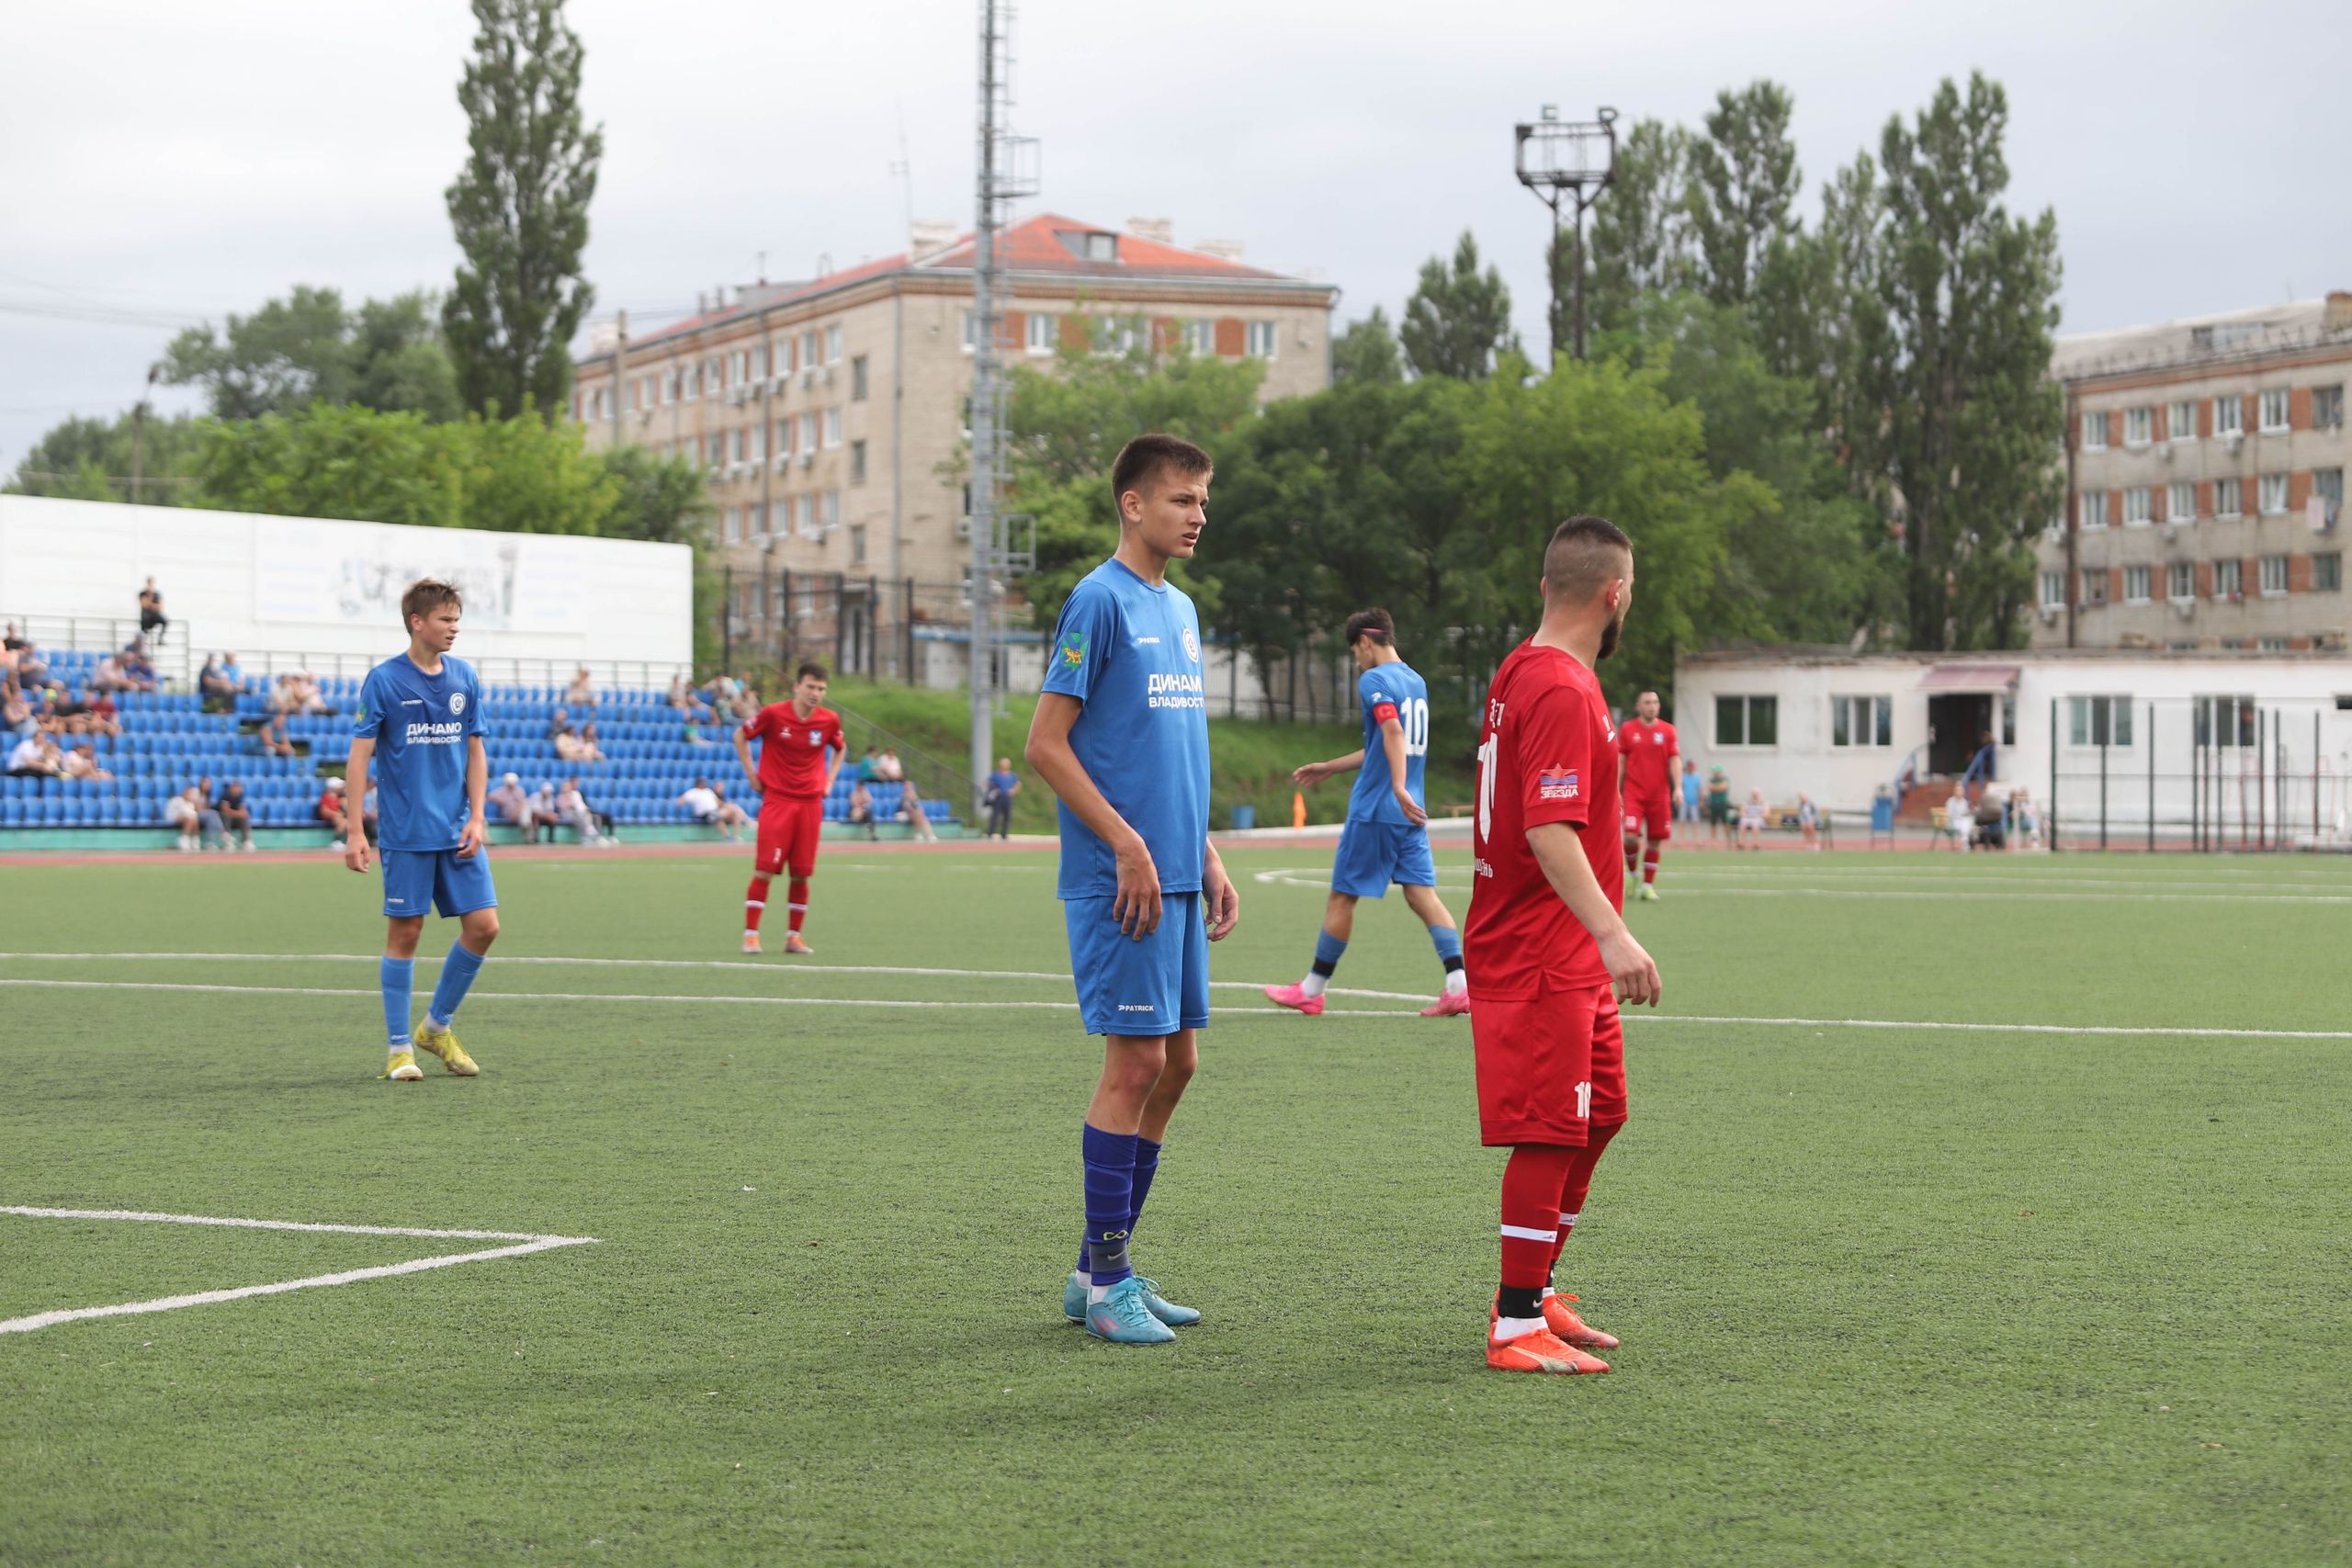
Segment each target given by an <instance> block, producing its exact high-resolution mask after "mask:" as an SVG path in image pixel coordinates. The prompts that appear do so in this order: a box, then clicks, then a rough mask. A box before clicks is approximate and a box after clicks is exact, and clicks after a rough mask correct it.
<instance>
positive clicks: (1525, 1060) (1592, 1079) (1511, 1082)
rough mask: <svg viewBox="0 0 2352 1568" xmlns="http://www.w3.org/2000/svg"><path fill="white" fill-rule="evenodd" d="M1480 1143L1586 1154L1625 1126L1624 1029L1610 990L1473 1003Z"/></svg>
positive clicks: (1547, 993)
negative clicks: (1611, 1130) (1589, 1143)
mask: <svg viewBox="0 0 2352 1568" xmlns="http://www.w3.org/2000/svg"><path fill="white" fill-rule="evenodd" d="M1470 1038H1471V1043H1472V1045H1473V1046H1474V1048H1475V1049H1476V1053H1477V1060H1478V1141H1479V1142H1480V1143H1483V1144H1487V1145H1497V1144H1554V1145H1564V1146H1566V1147H1569V1148H1582V1147H1583V1146H1584V1144H1585V1140H1586V1135H1587V1134H1588V1133H1589V1130H1590V1129H1592V1128H1594V1127H1606V1126H1612V1125H1614V1124H1616V1123H1617V1122H1623V1121H1624V1120H1625V1111H1626V1104H1625V1029H1624V1021H1623V1019H1621V1018H1620V1017H1619V1016H1618V1012H1617V998H1615V996H1613V995H1612V994H1611V991H1610V988H1609V987H1607V986H1594V987H1587V988H1584V989H1579V990H1567V991H1556V990H1552V989H1550V988H1548V987H1547V988H1545V989H1544V990H1543V991H1542V992H1540V993H1539V994H1538V995H1536V996H1534V997H1532V998H1529V999H1528V1000H1526V1001H1516V1002H1512V1001H1495V1000H1491V999H1489V998H1484V997H1474V998H1473V1001H1472V1006H1471V1009H1470Z"/></svg>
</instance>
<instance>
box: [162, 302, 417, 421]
mask: <svg viewBox="0 0 2352 1568" xmlns="http://www.w3.org/2000/svg"><path fill="white" fill-rule="evenodd" d="M163 379H164V381H166V382H168V383H169V384H171V385H173V386H191V385H193V386H201V387H202V388H203V389H204V390H205V400H206V402H207V403H208V404H209V407H210V409H211V412H212V414H213V417H215V418H217V419H255V418H258V417H260V416H261V415H263V414H266V413H291V412H294V411H295V410H297V409H300V408H302V407H304V406H305V405H307V404H310V403H313V402H324V403H359V404H362V405H364V406H366V407H368V408H372V409H379V410H382V411H384V412H403V411H406V412H417V413H422V414H424V416H425V417H426V418H428V419H433V420H447V419H454V418H456V417H457V415H458V395H457V382H456V378H455V375H454V373H453V372H452V371H451V369H450V367H449V356H448V354H447V351H446V350H445V349H444V348H443V347H442V346H441V334H440V331H439V328H438V327H437V326H436V325H435V321H434V320H433V307H432V299H431V296H429V295H427V294H425V293H423V292H422V291H419V292H413V293H408V294H402V295H399V296H396V297H395V298H393V299H383V300H377V299H370V300H368V302H366V303H365V304H363V305H361V306H360V307H359V309H358V310H356V311H348V310H345V309H344V304H343V296H342V294H341V293H339V292H338V291H337V290H335V289H333V288H312V287H310V286H307V285H304V286H298V287H297V288H295V290H294V292H293V293H292V294H290V295H288V297H287V298H285V299H272V300H270V301H268V302H267V303H266V304H265V305H263V306H262V308H261V309H260V310H256V311H254V313H253V314H252V315H250V316H236V315H232V316H230V317H229V318H227V322H226V325H225V327H224V328H223V329H222V330H221V331H220V332H215V331H214V330H213V328H212V327H211V325H210V324H209V323H208V324H206V325H204V326H200V327H190V328H188V329H187V331H185V332H183V333H180V334H179V335H178V336H177V337H175V338H174V339H173V340H172V342H171V344H169V346H167V347H166V348H165V349H164V358H163Z"/></svg>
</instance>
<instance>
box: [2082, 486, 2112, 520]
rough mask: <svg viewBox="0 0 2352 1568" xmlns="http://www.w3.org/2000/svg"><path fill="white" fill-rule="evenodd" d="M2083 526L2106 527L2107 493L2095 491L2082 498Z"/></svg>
mask: <svg viewBox="0 0 2352 1568" xmlns="http://www.w3.org/2000/svg"><path fill="white" fill-rule="evenodd" d="M2083 526H2084V527H2086V528H2104V527H2106V526H2107V491H2103V490H2095V491H2088V492H2086V494H2085V495H2084V496H2083Z"/></svg>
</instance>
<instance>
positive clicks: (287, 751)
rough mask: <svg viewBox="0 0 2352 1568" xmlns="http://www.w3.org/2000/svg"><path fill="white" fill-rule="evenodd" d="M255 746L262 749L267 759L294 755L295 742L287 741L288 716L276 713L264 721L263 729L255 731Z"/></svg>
mask: <svg viewBox="0 0 2352 1568" xmlns="http://www.w3.org/2000/svg"><path fill="white" fill-rule="evenodd" d="M254 745H256V746H258V747H260V748H261V754H262V755H263V756H265V757H291V756H292V755H294V742H292V741H291V740H288V739H286V716H285V715H284V714H283V713H274V714H271V715H270V716H268V717H267V718H266V719H263V720H262V721H261V728H258V729H256V730H254Z"/></svg>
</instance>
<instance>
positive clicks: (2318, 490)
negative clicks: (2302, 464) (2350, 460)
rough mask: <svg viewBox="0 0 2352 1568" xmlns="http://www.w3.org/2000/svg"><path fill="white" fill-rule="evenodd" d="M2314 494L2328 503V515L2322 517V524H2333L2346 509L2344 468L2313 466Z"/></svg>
mask: <svg viewBox="0 0 2352 1568" xmlns="http://www.w3.org/2000/svg"><path fill="white" fill-rule="evenodd" d="M2312 495H2314V496H2316V497H2318V498H2319V499H2320V500H2321V501H2323V502H2326V503H2327V507H2326V515H2325V516H2324V517H2323V518H2322V519H2321V523H2322V525H2328V524H2333V523H2334V522H2335V519H2336V517H2337V516H2338V515H2339V514H2340V513H2342V512H2343V511H2344V470H2343V469H2342V468H2313V469H2312Z"/></svg>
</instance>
